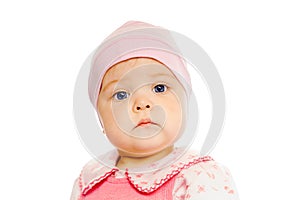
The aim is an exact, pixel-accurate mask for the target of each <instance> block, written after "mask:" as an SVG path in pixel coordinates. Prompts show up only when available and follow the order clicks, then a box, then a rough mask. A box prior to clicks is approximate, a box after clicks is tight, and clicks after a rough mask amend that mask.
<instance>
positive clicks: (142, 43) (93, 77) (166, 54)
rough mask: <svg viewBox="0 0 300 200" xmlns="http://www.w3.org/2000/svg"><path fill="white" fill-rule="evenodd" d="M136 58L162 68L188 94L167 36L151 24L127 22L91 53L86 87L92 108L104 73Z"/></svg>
mask: <svg viewBox="0 0 300 200" xmlns="http://www.w3.org/2000/svg"><path fill="white" fill-rule="evenodd" d="M138 57H147V58H153V59H156V60H158V61H160V62H161V63H163V64H164V65H166V66H167V67H168V68H169V69H170V70H171V71H172V72H174V74H175V76H176V77H177V78H178V79H179V80H180V82H181V83H182V85H183V86H184V88H185V89H186V92H187V94H189V92H190V87H191V80H190V76H189V73H188V71H187V69H186V65H185V62H184V61H183V59H182V58H181V57H180V51H179V49H178V47H177V45H176V42H175V41H174V40H173V38H172V36H171V33H170V32H169V31H168V30H167V29H164V28H161V27H157V26H153V25H151V24H147V23H143V22H135V21H130V22H127V23H125V24H124V25H123V26H121V27H120V28H118V29H117V30H116V31H115V32H113V33H112V34H111V35H110V36H109V37H108V38H106V39H105V40H104V41H103V43H102V44H101V45H100V46H99V47H98V48H97V50H96V51H95V54H94V56H93V61H92V63H91V68H90V75H89V83H88V92H89V97H90V100H91V103H92V104H93V106H94V107H95V108H96V107H97V99H98V95H99V91H100V88H101V82H102V78H103V76H104V74H105V72H106V71H107V70H108V69H109V68H110V67H112V66H113V65H114V64H117V63H119V62H121V61H124V60H127V59H130V58H138Z"/></svg>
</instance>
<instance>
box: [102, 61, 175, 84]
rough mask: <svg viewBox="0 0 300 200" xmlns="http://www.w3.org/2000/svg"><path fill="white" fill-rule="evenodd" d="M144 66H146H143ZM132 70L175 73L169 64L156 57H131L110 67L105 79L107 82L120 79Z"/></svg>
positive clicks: (141, 72)
mask: <svg viewBox="0 0 300 200" xmlns="http://www.w3.org/2000/svg"><path fill="white" fill-rule="evenodd" d="M143 66H144V68H142V67H143ZM145 66H147V67H148V68H149V70H143V69H147V67H145ZM137 68H140V70H135V69H137ZM132 71H135V72H136V73H140V74H145V73H149V72H150V71H151V73H153V74H155V72H156V71H157V72H158V73H167V74H173V73H172V72H171V71H170V70H169V68H168V67H167V66H165V65H164V64H162V63H161V62H159V61H157V60H155V59H152V58H131V59H128V60H125V61H122V62H120V63H117V64H115V65H113V66H112V67H110V69H109V70H107V71H106V73H105V75H104V77H103V81H104V82H106V81H110V80H116V79H120V78H121V77H123V76H125V75H126V74H127V73H129V72H132Z"/></svg>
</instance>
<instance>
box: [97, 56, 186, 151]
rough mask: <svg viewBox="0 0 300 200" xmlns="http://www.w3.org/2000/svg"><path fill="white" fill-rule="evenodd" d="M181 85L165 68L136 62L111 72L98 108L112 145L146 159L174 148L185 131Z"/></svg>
mask: <svg viewBox="0 0 300 200" xmlns="http://www.w3.org/2000/svg"><path fill="white" fill-rule="evenodd" d="M185 105H186V98H185V93H184V89H183V87H182V85H181V84H180V83H179V81H178V80H177V79H176V77H175V76H174V74H173V73H172V72H171V71H170V70H169V69H168V68H167V67H166V66H164V65H163V64H161V63H159V62H157V61H155V60H153V59H150V58H133V59H130V60H127V61H123V62H121V63H119V64H117V65H114V66H113V67H112V68H110V69H109V70H108V71H107V72H106V74H105V76H104V78H103V81H102V87H101V91H100V94H99V98H98V102H97V108H98V113H99V116H100V119H101V122H102V125H103V128H104V131H105V133H106V135H107V138H108V139H109V140H110V142H111V143H112V144H113V145H114V146H115V147H116V148H118V150H119V151H121V152H123V153H126V154H127V155H131V156H145V155H151V154H153V153H156V152H159V151H161V150H163V149H164V148H166V147H168V146H171V145H173V144H174V142H175V140H176V139H177V138H178V137H179V136H180V134H181V132H182V129H183V121H184V120H183V118H184V117H183V116H184V115H185V112H186V111H185Z"/></svg>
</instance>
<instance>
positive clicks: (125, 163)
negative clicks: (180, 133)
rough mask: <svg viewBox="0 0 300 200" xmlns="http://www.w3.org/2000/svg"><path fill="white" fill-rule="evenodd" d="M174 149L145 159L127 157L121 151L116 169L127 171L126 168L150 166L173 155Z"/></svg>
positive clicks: (169, 148)
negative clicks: (170, 154)
mask: <svg viewBox="0 0 300 200" xmlns="http://www.w3.org/2000/svg"><path fill="white" fill-rule="evenodd" d="M173 149H174V147H173V146H170V147H167V148H165V149H163V150H162V151H160V152H158V153H155V154H152V155H149V156H144V157H134V156H126V154H124V153H123V152H120V151H119V154H120V156H119V159H118V161H117V163H116V167H118V168H119V169H126V168H127V169H130V168H137V167H141V166H143V165H146V164H150V163H153V162H156V161H158V160H160V159H162V158H164V157H165V156H167V155H168V154H169V153H171V152H172V151H173Z"/></svg>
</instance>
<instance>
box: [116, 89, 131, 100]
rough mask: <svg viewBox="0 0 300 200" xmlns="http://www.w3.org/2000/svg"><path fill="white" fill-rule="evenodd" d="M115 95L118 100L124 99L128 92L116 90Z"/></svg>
mask: <svg viewBox="0 0 300 200" xmlns="http://www.w3.org/2000/svg"><path fill="white" fill-rule="evenodd" d="M113 97H114V98H115V99H116V100H119V101H120V100H124V99H126V98H127V97H128V93H127V92H125V91H120V92H116V93H115V94H114V95H113Z"/></svg>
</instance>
